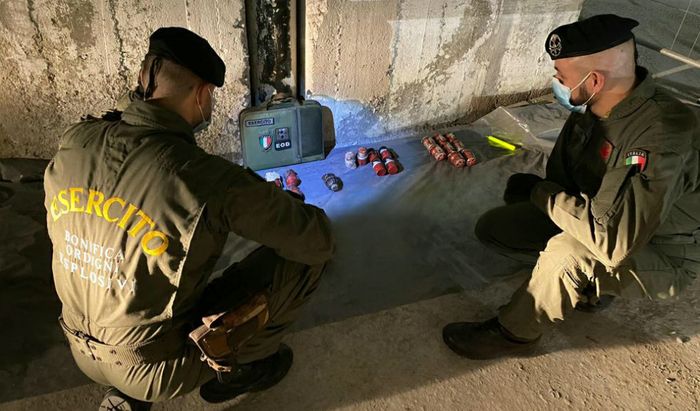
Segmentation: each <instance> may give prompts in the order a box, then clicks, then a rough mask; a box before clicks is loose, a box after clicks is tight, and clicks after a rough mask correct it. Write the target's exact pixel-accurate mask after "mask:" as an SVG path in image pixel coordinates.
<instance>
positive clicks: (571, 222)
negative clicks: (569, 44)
mask: <svg viewBox="0 0 700 411" xmlns="http://www.w3.org/2000/svg"><path fill="white" fill-rule="evenodd" d="M637 77H638V79H639V82H638V85H637V86H636V87H635V88H634V90H633V91H632V92H631V93H630V94H629V95H628V96H627V97H626V98H625V99H624V100H623V101H621V102H620V103H619V104H618V105H616V106H615V107H614V108H613V110H612V111H611V112H610V114H609V116H608V117H607V118H597V117H596V116H595V115H593V114H592V113H591V112H590V111H588V112H586V113H584V114H579V113H572V114H571V115H570V117H569V118H568V120H567V121H566V123H565V125H564V127H563V129H562V131H561V133H560V135H559V138H558V140H557V142H556V144H555V146H554V149H553V151H552V153H551V156H550V158H549V161H548V163H547V176H546V180H545V181H544V182H541V183H538V184H537V185H536V186H535V189H534V190H533V191H532V194H531V199H532V200H533V202H534V203H535V204H536V205H538V206H539V207H540V208H542V209H543V210H544V211H545V212H546V213H547V214H548V215H549V216H550V217H551V219H552V220H553V221H554V222H555V223H556V224H557V225H558V226H559V227H560V228H561V229H562V230H563V231H564V232H567V233H569V234H571V235H572V236H574V237H575V238H577V239H578V240H579V241H580V242H581V243H583V244H584V245H585V246H586V247H587V248H588V249H589V250H590V251H591V252H592V253H593V254H594V255H595V256H596V257H597V258H598V259H599V261H601V262H603V263H604V264H606V265H608V266H613V267H614V266H617V265H619V264H620V263H621V262H623V261H625V259H627V258H628V257H629V256H631V255H632V254H633V253H634V252H635V251H636V250H638V249H639V248H640V247H643V246H644V245H646V244H648V243H650V242H658V243H669V244H684V245H688V246H689V247H688V248H687V249H691V248H692V247H693V245H697V244H698V243H699V242H700V241H699V240H698V238H699V237H700V231H699V230H700V189H699V184H700V166H699V162H700V129H699V127H698V119H697V117H696V115H695V114H694V113H693V112H691V111H690V109H689V108H688V107H686V106H684V105H683V104H682V103H680V102H679V101H678V100H676V99H674V98H673V97H671V96H669V95H668V94H666V93H665V92H664V91H662V90H660V89H659V88H657V87H656V85H655V84H654V81H653V80H652V78H651V76H650V75H649V74H648V73H647V71H646V70H645V69H643V68H641V67H638V68H637ZM697 248H698V247H695V250H696V251H694V253H697ZM680 252H681V254H685V251H682V250H681V251H680ZM681 257H683V255H682V256H681ZM693 258H698V260H697V262H698V264H697V267H700V255H698V256H695V257H693Z"/></svg>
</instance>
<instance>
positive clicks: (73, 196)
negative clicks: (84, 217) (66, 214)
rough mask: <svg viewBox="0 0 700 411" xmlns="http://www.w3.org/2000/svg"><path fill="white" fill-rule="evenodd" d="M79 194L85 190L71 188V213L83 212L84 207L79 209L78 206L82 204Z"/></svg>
mask: <svg viewBox="0 0 700 411" xmlns="http://www.w3.org/2000/svg"><path fill="white" fill-rule="evenodd" d="M77 193H80V194H82V193H83V189H82V188H80V187H71V188H70V210H69V211H71V212H76V213H79V212H81V211H83V207H78V204H79V203H80V197H78V195H77Z"/></svg>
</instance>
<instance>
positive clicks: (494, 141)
mask: <svg viewBox="0 0 700 411" xmlns="http://www.w3.org/2000/svg"><path fill="white" fill-rule="evenodd" d="M486 138H487V139H488V140H489V143H492V144H493V145H495V146H498V147H502V148H505V149H506V150H510V151H514V150H516V149H517V148H518V146H516V145H515V144H511V143H508V142H506V141H503V140H501V139H500V138H496V137H494V136H486Z"/></svg>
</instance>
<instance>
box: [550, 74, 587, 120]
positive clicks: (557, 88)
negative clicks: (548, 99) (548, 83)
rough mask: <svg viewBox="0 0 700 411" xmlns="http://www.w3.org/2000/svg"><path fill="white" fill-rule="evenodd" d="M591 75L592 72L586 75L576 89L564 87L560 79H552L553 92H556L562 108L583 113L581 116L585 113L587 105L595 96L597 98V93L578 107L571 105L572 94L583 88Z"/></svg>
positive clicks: (555, 95) (555, 94)
mask: <svg viewBox="0 0 700 411" xmlns="http://www.w3.org/2000/svg"><path fill="white" fill-rule="evenodd" d="M590 75H591V73H590V72H589V73H588V74H586V77H584V78H583V79H582V80H581V81H579V83H578V84H577V85H576V87H574V88H572V89H570V88H568V87H566V86H565V85H563V84H562V83H561V81H559V79H558V78H556V77H555V78H553V79H552V91H553V92H554V97H555V98H556V99H557V101H558V102H559V104H561V105H562V106H564V108H566V109H567V110H569V111H572V112H574V113H581V114H583V113H585V112H586V107H587V106H586V105H587V104H588V102H589V101H591V99H592V98H593V96H595V94H596V93H593V94H592V95H591V96H590V97H589V98H588V100H586V102H584V103H583V104H578V105H573V104H571V93H572V92H573V91H574V90H576V89H577V88H579V86H581V84H583V82H584V81H586V79H587V78H588V76H590Z"/></svg>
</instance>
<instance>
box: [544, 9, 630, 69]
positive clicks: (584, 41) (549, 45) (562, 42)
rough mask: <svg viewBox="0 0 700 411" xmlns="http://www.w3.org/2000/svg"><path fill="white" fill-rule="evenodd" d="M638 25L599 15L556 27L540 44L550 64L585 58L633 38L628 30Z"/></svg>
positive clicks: (607, 15)
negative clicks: (548, 57) (553, 61)
mask: <svg viewBox="0 0 700 411" xmlns="http://www.w3.org/2000/svg"><path fill="white" fill-rule="evenodd" d="M638 25H639V22H637V21H636V20H632V19H628V18H626V17H620V16H616V15H614V14H600V15H597V16H593V17H589V18H587V19H585V20H581V21H577V22H575V23H571V24H565V25H563V26H559V27H557V28H556V29H554V31H552V32H551V33H549V35H548V36H547V41H546V42H545V44H544V48H545V50H547V53H549V56H550V57H551V58H552V60H557V59H562V58H567V57H576V56H586V55H589V54H593V53H598V52H600V51H603V50H607V49H609V48H612V47H615V46H617V45H619V44H622V43H624V42H626V41H627V40H629V39H631V38H634V34H632V29H633V28H635V27H637V26H638Z"/></svg>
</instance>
